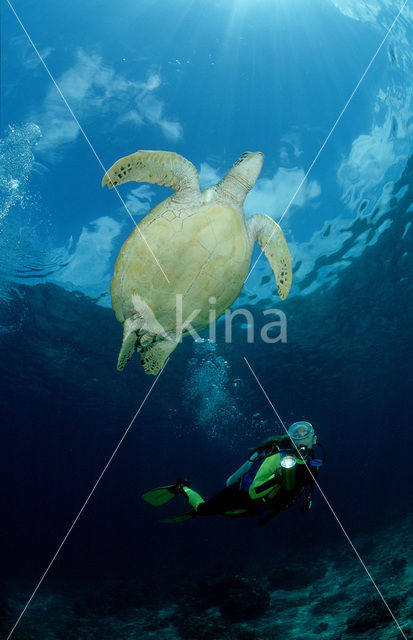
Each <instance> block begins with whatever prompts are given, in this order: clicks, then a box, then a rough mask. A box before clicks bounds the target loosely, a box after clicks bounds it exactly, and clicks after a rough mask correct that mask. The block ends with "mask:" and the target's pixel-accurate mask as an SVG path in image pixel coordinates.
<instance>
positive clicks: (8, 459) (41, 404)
mask: <svg viewBox="0 0 413 640" xmlns="http://www.w3.org/2000/svg"><path fill="white" fill-rule="evenodd" d="M402 4H403V3H402V2H395V1H393V0H391V1H390V0H367V1H366V2H363V3H361V2H359V1H356V0H343V1H339V0H312V2H311V3H304V2H303V1H302V0H288V1H287V0H256V1H255V2H249V1H248V0H228V1H224V0H221V1H219V0H215V1H214V0H209V1H208V2H206V1H204V0H196V1H192V2H191V1H189V0H185V1H184V0H177V1H175V2H170V1H169V0H165V1H163V2H160V1H159V0H158V1H156V0H141V1H140V2H139V3H136V2H131V1H129V0H128V1H126V2H124V3H122V5H120V6H116V7H115V6H114V5H113V4H109V3H106V2H100V3H98V2H88V3H80V2H78V1H77V0H75V1H74V2H72V3H70V4H61V3H52V2H50V1H49V0H46V1H45V2H43V3H42V6H41V10H39V5H38V3H33V2H26V3H18V2H11V4H10V3H8V2H7V1H6V2H5V3H3V6H2V36H3V37H2V61H1V64H2V66H1V81H2V103H1V132H2V140H1V143H0V144H1V146H0V157H1V160H2V162H1V168H0V193H1V211H0V245H1V251H0V273H1V280H0V296H1V310H0V347H1V359H0V367H1V409H2V446H1V458H2V460H1V467H0V468H1V472H2V473H1V475H2V478H3V486H4V488H5V489H6V491H5V492H4V494H5V495H4V502H3V510H2V511H3V518H2V527H1V545H0V548H1V555H2V559H1V568H2V576H1V580H2V582H1V584H0V586H1V589H2V596H1V601H0V616H1V617H2V624H1V632H2V633H3V634H4V637H5V638H7V637H9V633H10V630H11V629H12V627H13V625H14V623H15V621H16V620H17V618H18V616H19V614H20V612H21V610H22V608H23V607H24V605H25V604H26V602H27V600H28V598H29V597H30V595H31V593H32V592H33V589H34V588H35V587H36V585H37V583H38V581H39V579H40V578H41V576H42V575H43V572H44V571H45V569H46V568H47V567H48V565H49V562H50V560H51V559H52V557H53V556H54V554H55V552H56V550H57V549H58V547H59V545H60V543H61V542H62V540H63V538H64V537H65V535H66V533H67V531H68V529H69V527H70V526H71V524H72V523H73V521H74V519H75V518H76V516H77V514H78V513H79V509H80V508H81V506H82V505H83V504H84V501H85V499H86V498H87V496H88V495H89V493H90V491H91V489H92V488H93V486H94V485H95V483H96V481H97V479H98V478H99V476H100V474H101V472H102V470H103V469H104V468H105V465H106V463H107V461H108V460H109V458H110V456H111V455H112V453H113V451H114V449H115V447H116V446H117V444H118V443H119V440H120V438H121V437H122V435H123V434H124V432H125V430H126V428H127V427H128V425H129V424H130V422H131V420H132V419H133V417H134V415H135V413H136V412H137V410H138V408H139V407H140V405H141V403H142V402H143V400H144V398H145V396H146V394H147V393H148V391H149V390H150V387H151V385H152V383H153V378H152V377H150V376H147V375H146V374H145V373H144V371H143V369H142V367H141V366H140V365H139V358H138V356H134V358H133V359H132V361H131V362H130V363H129V365H128V366H127V367H126V369H125V370H124V371H123V372H121V373H119V372H117V371H116V360H117V355H118V351H119V347H120V344H121V327H120V325H119V323H118V322H117V321H116V319H115V316H114V313H113V311H112V309H111V308H110V296H109V285H110V280H111V276H112V273H113V267H114V263H115V260H116V257H117V255H118V252H119V250H120V248H121V245H122V244H123V242H124V240H125V239H126V237H127V236H128V235H129V234H130V233H131V231H132V230H133V226H134V223H133V221H132V220H131V219H130V217H129V216H128V215H127V213H126V211H125V208H124V207H123V206H122V203H121V202H120V200H119V199H118V198H117V196H116V194H115V193H114V192H113V191H112V192H108V191H107V190H102V189H101V187H100V182H101V179H102V176H103V173H104V170H103V168H102V165H103V167H105V169H107V168H109V166H111V164H112V163H113V162H115V161H116V160H117V159H118V158H120V157H121V156H124V155H126V154H129V153H132V152H134V151H136V150H137V149H162V150H169V151H175V152H177V153H179V154H181V155H183V156H185V157H186V158H188V159H189V160H191V162H193V163H194V165H195V166H196V168H197V170H198V172H199V175H200V184H201V187H202V188H205V187H208V186H211V185H213V184H215V183H216V182H217V181H218V180H220V179H221V178H222V177H223V176H224V175H225V173H226V171H227V170H228V168H229V167H230V166H231V164H232V163H233V162H234V161H235V160H236V158H237V157H239V156H240V155H241V154H242V153H243V152H244V151H246V150H259V151H262V152H263V153H264V154H265V162H264V167H263V170H262V173H261V175H260V177H259V178H258V181H257V183H256V185H255V187H254V189H253V190H252V191H251V192H250V194H249V195H248V196H247V199H246V202H245V212H246V215H247V217H249V216H251V215H253V214H255V213H266V214H268V215H270V216H271V217H272V218H273V219H274V220H279V219H280V218H281V217H282V221H281V227H282V229H283V231H284V234H285V237H286V239H287V242H288V245H289V248H290V250H291V254H292V259H293V286H292V290H291V293H290V295H289V297H288V298H287V300H286V301H284V302H281V301H280V299H279V297H278V296H277V292H276V289H275V284H274V280H273V275H272V273H271V269H270V267H269V264H268V262H267V261H266V260H265V258H264V257H261V258H260V259H259V261H258V262H257V264H256V266H255V267H254V269H253V271H252V273H251V276H250V277H249V279H248V282H247V283H246V285H245V287H244V289H243V291H242V293H241V295H240V297H239V298H238V300H237V301H236V302H235V303H234V305H233V310H236V309H241V308H243V309H247V310H248V311H249V312H250V313H251V314H252V317H253V318H254V325H255V336H254V338H255V339H254V341H253V342H252V343H249V342H248V341H247V328H246V321H245V319H243V318H242V316H239V317H238V318H237V320H235V321H234V331H233V340H232V343H231V344H228V343H226V342H225V327H224V323H223V321H222V320H220V321H218V323H217V327H216V333H217V339H216V342H211V341H209V340H208V335H209V334H208V331H205V332H204V334H203V337H204V338H205V341H204V342H201V343H195V342H194V341H193V340H192V338H190V337H188V338H186V339H185V340H184V341H183V343H182V345H180V346H179V347H178V349H177V350H176V351H175V352H174V353H173V354H172V356H171V359H170V361H169V362H168V364H167V367H166V368H165V370H164V372H163V373H162V375H161V377H160V378H159V381H158V382H157V383H156V387H155V388H154V390H153V391H152V392H151V394H150V395H149V397H148V398H147V400H146V402H145V404H144V406H143V408H142V410H141V411H140V413H139V415H138V417H137V418H136V420H135V422H134V424H133V426H132V427H131V429H130V431H129V432H128V435H127V437H126V438H125V440H124V442H123V443H122V445H121V447H120V448H119V451H118V452H117V454H116V456H115V458H114V459H113V461H112V463H111V465H110V467H109V468H108V469H107V471H106V472H105V474H104V476H103V478H102V480H101V481H100V482H99V485H98V487H97V488H96V491H95V492H94V494H93V496H92V498H91V499H90V501H89V502H88V504H87V505H86V508H85V509H84V511H83V512H82V514H81V516H80V517H79V520H78V521H77V522H76V525H75V526H74V528H73V531H72V532H71V533H70V536H69V537H68V538H67V541H66V542H65V544H64V546H63V547H62V549H61V551H60V553H59V555H58V556H57V558H56V560H55V561H54V562H53V565H52V567H51V568H50V571H49V572H48V574H47V576H46V578H45V580H44V581H43V583H42V585H41V587H40V589H39V591H38V592H37V593H36V595H35V597H34V598H33V601H32V602H31V604H30V606H29V607H28V609H27V612H26V613H25V615H24V616H23V618H22V619H21V621H20V622H19V625H18V626H17V627H16V629H15V630H14V632H13V635H12V637H15V638H16V640H17V639H18V638H30V639H31V640H33V639H34V638H42V639H44V638H47V639H49V638H50V639H54V638H105V637H108V638H109V637H110V638H138V637H139V638H155V637H157V638H165V639H166V638H179V637H181V638H189V639H192V638H200V639H203V638H205V639H206V638H239V639H240V638H244V639H246V638H249V639H257V640H258V639H260V638H264V637H283V638H285V639H286V640H288V639H290V638H291V639H292V638H294V639H295V638H298V637H299V638H303V639H308V640H310V639H313V638H316V637H317V638H319V637H322V638H329V639H338V638H342V639H343V640H344V639H347V638H360V637H362V638H370V637H371V638H380V639H382V638H383V639H387V638H398V637H400V638H402V637H412V635H411V634H412V633H413V629H412V619H411V618H412V616H411V610H412V596H411V594H412V586H413V585H412V583H413V551H412V549H413V546H412V537H413V536H412V529H411V526H412V498H413V491H412V474H411V463H410V458H411V450H412V446H413V436H412V431H411V416H412V413H413V401H412V392H411V389H412V381H413V374H412V368H411V362H412V357H413V339H412V331H411V326H412V321H413V297H412V293H413V291H412V273H413V265H412V237H413V236H412V233H413V230H412V224H411V223H412V175H413V164H412V114H413V106H412V83H411V74H412V49H411V42H412V35H413V25H412V9H411V7H410V6H409V3H407V4H406V6H405V7H404V8H403V11H402V12H401V14H400V16H399V18H398V19H397V21H396V23H395V24H394V26H393V27H392V29H391V32H390V33H389V35H388V36H387V38H386V39H385V41H384V42H383V39H384V38H385V36H386V34H387V32H388V29H389V28H390V27H391V25H392V24H393V21H394V19H395V18H396V16H397V14H398V12H399V10H400V8H401V7H402ZM13 8H14V10H15V12H16V13H17V16H18V18H19V20H20V23H19V20H18V19H17V17H16V15H15V13H14V12H13ZM28 36H29V37H30V38H31V41H32V42H30V40H29V38H28ZM381 43H383V44H382V46H381V48H380V50H379V51H378V53H377V55H376V57H375V59H374V61H373V62H372V64H371V66H370V67H369V68H368V71H367V73H366V74H365V77H364V78H363V74H364V72H365V71H366V69H367V67H368V65H369V63H370V62H371V61H372V59H373V56H374V55H375V53H376V52H377V49H378V48H379V46H380V44H381ZM33 45H34V46H35V47H36V49H37V51H38V54H39V55H37V53H36V51H35V49H34V47H33ZM39 56H40V57H39ZM40 58H41V59H42V60H43V61H44V63H45V64H46V66H47V69H48V70H49V72H50V74H51V75H49V74H48V72H47V71H46V69H45V67H44V66H43V64H42V62H41V60H40ZM52 78H53V79H54V80H55V82H56V83H57V85H58V87H59V88H60V91H61V94H62V95H60V94H59V92H58V90H57V88H56V86H55V85H54V84H53V81H52ZM361 79H362V82H361V83H360V85H359V86H358V88H357V91H356V92H355V93H354V96H353V97H351V96H352V94H353V91H354V89H355V88H356V86H357V84H358V83H359V81H360V80H361ZM62 96H63V97H64V100H65V101H66V103H65V101H64V100H63V97H62ZM349 98H351V100H350V102H349V103H348V105H347V106H346V104H347V102H348V101H349ZM345 106H346V108H345V110H344V112H343V108H344V107H345ZM69 107H70V110H71V111H70V110H69ZM340 115H341V117H340ZM74 117H75V118H76V120H77V122H76V121H75V120H74ZM339 117H340V118H339ZM338 118H339V121H338V122H337V119H338ZM335 124H336V126H335V127H334V125H335ZM79 125H80V127H81V128H82V129H83V132H84V134H85V135H83V133H82V131H81V130H80V128H79ZM333 127H334V129H333V131H332V128H333ZM330 133H331V136H330V137H329V134H330ZM85 136H86V137H87V139H86V138H85ZM326 140H327V141H326ZM324 143H325V146H323V145H324ZM320 149H321V152H320V154H319V156H318V157H317V161H316V162H315V164H314V166H313V167H312V168H311V171H310V173H309V174H308V176H307V177H306V173H307V171H308V169H309V168H310V167H311V165H312V163H313V161H314V159H315V158H316V156H317V154H318V152H319V151H320ZM304 177H306V179H305V180H304V182H303V184H302V186H301V188H300V189H299V191H298V192H297V194H296V195H295V198H294V200H293V201H292V203H291V199H292V198H293V196H294V194H295V192H296V191H297V188H298V187H299V185H300V183H301V182H302V181H303V179H304ZM120 193H121V194H122V197H123V198H124V200H125V202H126V204H127V206H128V209H129V211H130V212H131V214H132V216H133V218H134V220H135V221H136V222H139V221H140V220H141V219H143V217H144V216H145V215H146V214H147V213H148V212H149V210H150V209H151V208H152V207H153V206H155V204H157V203H158V202H160V201H161V200H162V199H164V198H165V197H167V196H168V195H170V193H171V192H170V190H169V189H166V188H165V187H158V186H155V185H148V184H138V183H128V184H127V185H124V186H122V187H121V188H120ZM258 256H259V250H258V248H257V247H256V249H255V250H254V253H253V257H252V264H254V261H255V260H256V259H257V258H258ZM270 308H277V309H280V310H282V311H283V313H285V317H286V321H287V340H286V342H283V343H281V342H278V343H274V344H265V343H263V342H262V341H261V340H260V339H259V333H260V328H261V327H262V326H263V325H264V324H265V322H266V318H265V315H264V311H265V310H267V309H270ZM245 358H247V360H248V362H249V363H250V365H251V367H252V368H253V370H254V372H255V373H256V375H257V378H258V379H259V381H260V382H261V384H262V387H263V389H264V390H265V392H266V394H267V395H268V398H269V400H270V401H271V402H272V404H273V406H274V407H275V408H276V411H277V412H278V414H279V416H280V417H281V418H282V420H283V421H284V422H285V423H286V424H287V425H289V424H290V423H291V422H293V421H294V420H300V419H307V420H310V421H311V422H312V423H313V424H314V426H315V427H316V429H317V432H318V434H319V439H320V441H321V442H322V443H323V445H324V447H325V448H326V450H327V454H328V457H327V460H326V465H325V468H324V469H323V470H322V473H321V474H320V487H321V489H322V491H323V494H324V496H323V495H321V493H320V491H318V490H316V492H315V495H314V504H313V508H312V510H311V511H310V512H309V513H308V514H301V513H300V511H299V509H297V508H296V507H294V508H292V509H291V510H289V511H286V512H285V513H282V514H280V515H279V516H278V517H277V518H275V519H274V520H273V521H272V522H271V523H270V524H269V525H268V526H267V527H260V526H258V524H257V522H256V520H255V519H253V518H251V519H245V520H242V521H240V520H230V519H224V518H219V517H211V518H205V519H204V518H202V519H201V518H199V519H194V521H191V522H187V523H182V524H180V525H176V526H169V527H168V526H167V525H162V524H160V523H159V522H158V519H159V517H162V516H163V515H164V513H165V512H168V513H169V511H168V509H165V512H164V511H162V514H161V515H160V514H159V513H158V512H157V511H156V510H154V509H151V508H150V507H149V506H148V505H147V504H145V503H143V502H142V501H141V500H140V495H141V494H142V493H143V492H144V491H147V490H148V489H150V488H152V487H155V486H158V485H162V484H164V483H169V482H171V481H173V480H174V479H175V478H176V477H178V476H184V477H189V478H190V479H191V482H192V486H193V487H194V488H196V489H197V490H199V491H200V492H201V493H202V495H205V496H211V495H213V494H214V493H215V492H217V491H219V490H220V489H221V488H222V487H223V485H224V483H225V478H226V477H227V476H228V475H229V474H230V473H232V471H233V470H234V469H236V468H237V467H238V466H239V465H240V464H241V463H242V462H243V461H244V460H245V457H246V454H247V451H248V448H249V447H252V446H254V445H256V444H257V442H259V441H260V440H262V439H263V438H265V437H266V436H267V435H268V434H271V433H274V432H277V433H280V432H281V430H282V426H281V424H280V422H279V420H278V418H277V417H276V416H275V415H274V411H273V409H272V407H271V404H270V403H269V401H268V398H267V397H266V396H265V394H264V393H263V391H262V389H261V388H260V386H259V385H258V384H257V381H256V379H255V378H254V376H253V375H252V373H251V371H250V369H249V368H248V366H247V364H246V362H245ZM327 501H328V503H327ZM180 507H182V505H180ZM330 507H331V509H330ZM176 510H177V507H176V505H175V504H174V505H173V506H172V507H171V513H175V512H176ZM178 510H179V509H178ZM332 511H334V513H335V514H336V516H337V517H338V519H339V521H340V523H341V525H342V526H343V527H344V529H345V532H346V533H347V535H348V536H349V538H350V540H351V541H352V542H353V543H354V545H355V546H356V548H357V550H358V551H359V553H360V557H361V558H362V559H363V561H364V562H365V565H366V567H367V568H368V570H369V571H370V573H371V576H372V577H373V579H374V580H375V582H376V584H377V586H378V588H379V590H380V591H381V592H382V594H383V595H384V597H385V599H386V601H387V602H388V603H389V605H390V609H391V610H392V612H393V613H394V616H395V618H396V620H397V621H398V622H399V623H400V625H401V631H400V629H399V628H398V627H397V624H396V621H395V620H394V619H392V618H391V616H390V613H389V612H388V610H386V608H385V606H384V604H383V602H382V600H381V597H380V595H379V594H378V592H377V590H376V589H375V587H374V585H373V584H372V582H371V580H370V578H369V577H368V575H367V574H366V572H365V570H364V568H363V566H362V565H361V563H360V560H359V558H357V557H356V555H355V553H354V550H353V549H352V548H351V545H350V544H349V539H348V538H347V537H346V535H345V533H344V532H343V530H342V528H341V526H340V524H339V523H338V521H337V519H336V517H335V516H334V514H333V513H332ZM260 590H263V591H260ZM211 592H213V593H215V594H217V595H216V597H215V599H214V598H212V597H211ZM263 593H265V594H267V597H268V606H266V607H264V608H260V606H261V605H260V604H259V603H262V602H263V601H264V600H265V602H267V600H266V599H265V598H264V595H263ZM255 601H257V606H256V607H255V609H254V607H252V609H251V612H250V615H249V616H247V618H246V619H244V618H243V617H242V615H240V614H239V612H240V611H243V610H244V609H245V608H246V604H245V602H248V603H251V602H253V603H254V602H255ZM403 634H404V635H403Z"/></svg>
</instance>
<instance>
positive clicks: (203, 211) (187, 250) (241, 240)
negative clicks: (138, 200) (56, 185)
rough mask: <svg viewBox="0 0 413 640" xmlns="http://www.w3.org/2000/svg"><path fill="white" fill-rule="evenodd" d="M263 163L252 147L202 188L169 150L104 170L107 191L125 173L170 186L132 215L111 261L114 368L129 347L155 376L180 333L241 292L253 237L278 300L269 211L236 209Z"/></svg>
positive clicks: (282, 270)
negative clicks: (118, 337)
mask: <svg viewBox="0 0 413 640" xmlns="http://www.w3.org/2000/svg"><path fill="white" fill-rule="evenodd" d="M263 161H264V156H263V154H262V153H260V152H251V151H247V152H246V153H243V154H242V156H241V157H240V158H238V160H237V161H236V162H235V163H234V165H233V166H232V167H231V169H230V170H229V171H228V173H227V174H226V176H225V177H224V178H223V179H222V180H221V181H220V182H218V184H216V185H215V186H213V187H210V188H209V189H205V190H204V191H200V189H199V180H198V173H197V171H196V169H195V167H194V165H193V164H192V163H191V162H189V161H188V160H186V159H185V158H183V157H182V156H180V155H178V154H177V153H172V152H169V151H146V150H141V151H137V152H136V153H132V154H131V155H129V156H125V157H124V158H121V159H120V160H118V161H117V162H115V164H114V165H113V166H112V167H111V168H110V169H109V171H108V172H107V173H106V174H105V175H104V177H103V180H102V186H105V185H107V186H108V187H109V189H110V188H112V187H114V186H118V185H120V184H123V183H124V182H128V181H130V180H134V181H137V182H151V183H156V184H159V185H165V186H167V187H172V189H174V190H175V192H176V193H174V194H173V195H171V196H170V197H169V198H167V199H166V200H164V201H163V202H161V203H160V204H158V205H157V206H156V207H154V209H152V211H150V213H149V214H148V215H147V216H146V217H145V218H144V219H143V220H141V222H140V223H139V224H138V225H137V226H136V228H135V229H134V230H133V231H132V233H131V235H130V236H129V238H128V239H127V240H126V242H125V243H124V245H123V246H122V248H121V250H120V253H119V256H118V258H117V261H116V264H115V270H114V274H113V278H112V283H111V288H110V290H111V298H112V307H113V310H114V311H115V314H116V318H117V319H118V320H119V322H121V323H122V324H123V330H124V331H123V343H122V347H121V350H120V353H119V359H118V369H119V370H121V369H123V368H124V366H125V365H126V363H127V362H128V361H129V360H130V358H131V356H132V355H133V353H134V351H135V350H137V351H139V352H140V357H141V363H142V365H143V368H144V369H145V371H146V372H147V373H152V374H156V373H158V372H159V371H160V369H161V368H162V366H163V364H164V363H165V361H166V359H167V358H168V356H169V354H170V353H171V352H172V351H173V350H174V349H175V347H176V346H177V345H178V344H179V342H180V340H181V337H182V335H188V333H191V332H192V329H191V327H192V328H193V329H194V331H196V332H199V331H202V329H205V328H206V327H207V326H208V325H209V324H210V323H211V321H213V320H215V318H219V317H220V316H221V315H222V314H223V313H225V311H226V309H228V308H229V307H230V306H231V305H232V303H233V302H234V300H236V298H237V297H238V296H239V294H240V292H241V289H242V286H243V284H244V281H245V278H246V276H247V273H248V269H249V265H250V262H251V254H252V249H253V246H254V242H258V244H259V245H260V247H262V249H263V250H264V253H265V255H266V257H267V259H268V261H269V263H270V265H271V267H272V269H273V271H274V274H275V278H276V282H277V287H278V293H279V295H280V297H281V298H282V299H283V300H284V298H286V297H287V295H288V292H289V289H290V286H291V279H292V274H291V256H290V252H289V250H288V247H287V243H286V241H285V238H284V234H283V232H282V231H281V229H280V227H279V226H278V224H277V223H276V222H274V220H272V219H271V218H269V217H268V216H266V215H263V214H258V215H254V216H252V217H251V218H249V219H248V220H247V219H246V218H245V215H244V211H243V203H244V200H245V197H246V195H247V193H248V192H249V191H250V189H251V188H252V187H253V186H254V184H255V181H256V179H257V177H258V175H259V173H260V171H261V168H262V164H263ZM192 333H193V332H192Z"/></svg>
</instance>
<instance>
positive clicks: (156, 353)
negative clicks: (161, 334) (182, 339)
mask: <svg viewBox="0 0 413 640" xmlns="http://www.w3.org/2000/svg"><path fill="white" fill-rule="evenodd" d="M177 346H178V342H174V341H173V340H168V339H166V340H157V341H156V342H152V343H151V344H150V345H148V346H147V347H144V348H143V349H142V350H141V364H142V366H143V368H144V369H145V372H146V373H151V374H153V375H156V374H157V373H159V371H160V370H161V369H162V367H163V365H164V364H165V362H166V360H167V359H168V358H169V355H170V354H171V353H172V351H173V350H174V349H176V347H177Z"/></svg>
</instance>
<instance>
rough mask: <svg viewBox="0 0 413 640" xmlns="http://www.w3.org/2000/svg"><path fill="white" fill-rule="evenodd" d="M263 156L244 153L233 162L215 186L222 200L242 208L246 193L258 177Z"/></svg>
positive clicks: (254, 152)
mask: <svg viewBox="0 0 413 640" xmlns="http://www.w3.org/2000/svg"><path fill="white" fill-rule="evenodd" d="M263 162H264V154H263V153H261V152H260V151H246V152H245V153H243V154H242V156H240V157H239V158H238V160H236V161H235V162H234V164H233V165H232V167H231V169H230V170H229V171H228V173H227V175H226V176H225V177H224V178H223V179H222V180H221V182H219V183H218V184H217V185H216V192H217V194H218V195H219V196H220V197H221V198H222V199H223V200H232V201H233V202H235V203H236V204H237V205H239V206H242V205H243V202H244V200H245V198H246V196H247V193H248V192H249V191H250V190H251V189H252V187H253V186H254V184H255V182H256V180H257V178H258V176H259V175H260V172H261V169H262V165H263Z"/></svg>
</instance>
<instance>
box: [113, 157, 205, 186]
mask: <svg viewBox="0 0 413 640" xmlns="http://www.w3.org/2000/svg"><path fill="white" fill-rule="evenodd" d="M131 180H134V181H135V182H150V183H152V184H159V185H162V186H165V187H171V188H172V189H174V191H180V192H185V195H188V196H189V197H190V196H193V195H199V193H200V192H199V179H198V172H197V170H196V169H195V167H194V165H193V164H192V162H189V160H187V159H186V158H184V157H183V156H180V155H179V154H178V153H173V152H172V151H146V150H141V151H136V153H131V155H129V156H125V157H124V158H120V160H118V161H117V162H115V164H114V165H112V166H111V168H110V169H109V170H108V171H107V172H106V173H105V175H104V176H103V180H102V187H104V186H106V185H107V186H108V187H109V189H112V188H113V187H117V186H118V185H120V184H123V183H124V182H130V181H131Z"/></svg>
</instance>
